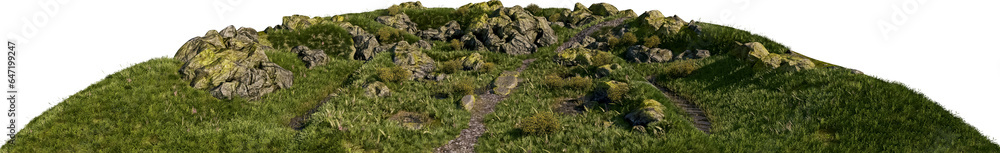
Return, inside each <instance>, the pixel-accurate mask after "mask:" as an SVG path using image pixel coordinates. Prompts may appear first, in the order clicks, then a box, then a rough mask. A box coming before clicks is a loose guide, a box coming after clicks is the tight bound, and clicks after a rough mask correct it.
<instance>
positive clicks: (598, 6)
mask: <svg viewBox="0 0 1000 153" xmlns="http://www.w3.org/2000/svg"><path fill="white" fill-rule="evenodd" d="M588 10H590V12H591V13H593V14H594V15H600V16H611V15H616V14H618V8H615V6H614V5H611V4H608V3H594V4H590V8H589V9H588Z"/></svg>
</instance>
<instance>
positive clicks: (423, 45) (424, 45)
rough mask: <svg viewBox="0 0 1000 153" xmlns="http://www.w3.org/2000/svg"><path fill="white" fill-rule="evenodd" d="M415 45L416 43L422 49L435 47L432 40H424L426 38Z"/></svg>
mask: <svg viewBox="0 0 1000 153" xmlns="http://www.w3.org/2000/svg"><path fill="white" fill-rule="evenodd" d="M414 45H416V46H417V48H420V49H431V47H434V46H433V45H431V43H430V42H427V41H424V40H419V41H417V43H416V44H414Z"/></svg>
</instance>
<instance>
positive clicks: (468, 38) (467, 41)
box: [460, 33, 486, 50]
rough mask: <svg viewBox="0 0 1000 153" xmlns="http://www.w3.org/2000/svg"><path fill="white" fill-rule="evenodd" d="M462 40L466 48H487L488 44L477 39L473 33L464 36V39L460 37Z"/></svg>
mask: <svg viewBox="0 0 1000 153" xmlns="http://www.w3.org/2000/svg"><path fill="white" fill-rule="evenodd" d="M460 41H462V44H464V46H463V48H465V49H469V50H486V46H485V45H483V42H480V41H479V40H478V39H476V36H475V35H472V34H471V33H469V34H465V36H462V39H460Z"/></svg>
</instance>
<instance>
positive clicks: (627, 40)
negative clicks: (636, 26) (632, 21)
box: [619, 32, 639, 46]
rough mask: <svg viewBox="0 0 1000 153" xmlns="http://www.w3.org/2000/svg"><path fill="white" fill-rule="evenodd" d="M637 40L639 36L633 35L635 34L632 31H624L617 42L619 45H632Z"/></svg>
mask: <svg viewBox="0 0 1000 153" xmlns="http://www.w3.org/2000/svg"><path fill="white" fill-rule="evenodd" d="M638 42H639V38H638V37H635V34H632V32H626V33H625V34H623V35H622V39H621V42H619V43H621V45H624V46H632V45H634V44H635V43H638Z"/></svg>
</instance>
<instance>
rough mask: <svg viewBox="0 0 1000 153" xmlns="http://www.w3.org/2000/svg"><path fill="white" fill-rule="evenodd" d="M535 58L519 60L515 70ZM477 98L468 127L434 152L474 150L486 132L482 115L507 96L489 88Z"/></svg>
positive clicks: (449, 152)
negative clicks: (519, 65) (480, 137)
mask: <svg viewBox="0 0 1000 153" xmlns="http://www.w3.org/2000/svg"><path fill="white" fill-rule="evenodd" d="M534 61H535V59H527V60H524V61H522V62H521V67H519V68H517V72H518V73H520V72H522V71H524V70H525V69H527V68H528V64H531V62H534ZM478 96H479V98H478V99H477V101H476V104H475V106H473V107H472V117H471V118H469V128H466V129H462V132H461V133H459V134H458V137H456V138H455V139H453V140H451V141H448V144H445V145H444V146H441V147H438V148H435V149H434V152H443V153H452V152H462V153H465V152H474V151H475V149H474V148H473V147H475V146H476V142H477V141H478V139H479V136H482V135H483V133H486V125H483V117H485V116H486V114H489V113H493V110H494V109H493V108H494V107H495V106H496V105H497V103H500V101H502V100H503V99H504V98H507V96H503V95H499V94H496V93H493V90H490V91H488V92H486V93H484V94H480V95H478Z"/></svg>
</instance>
